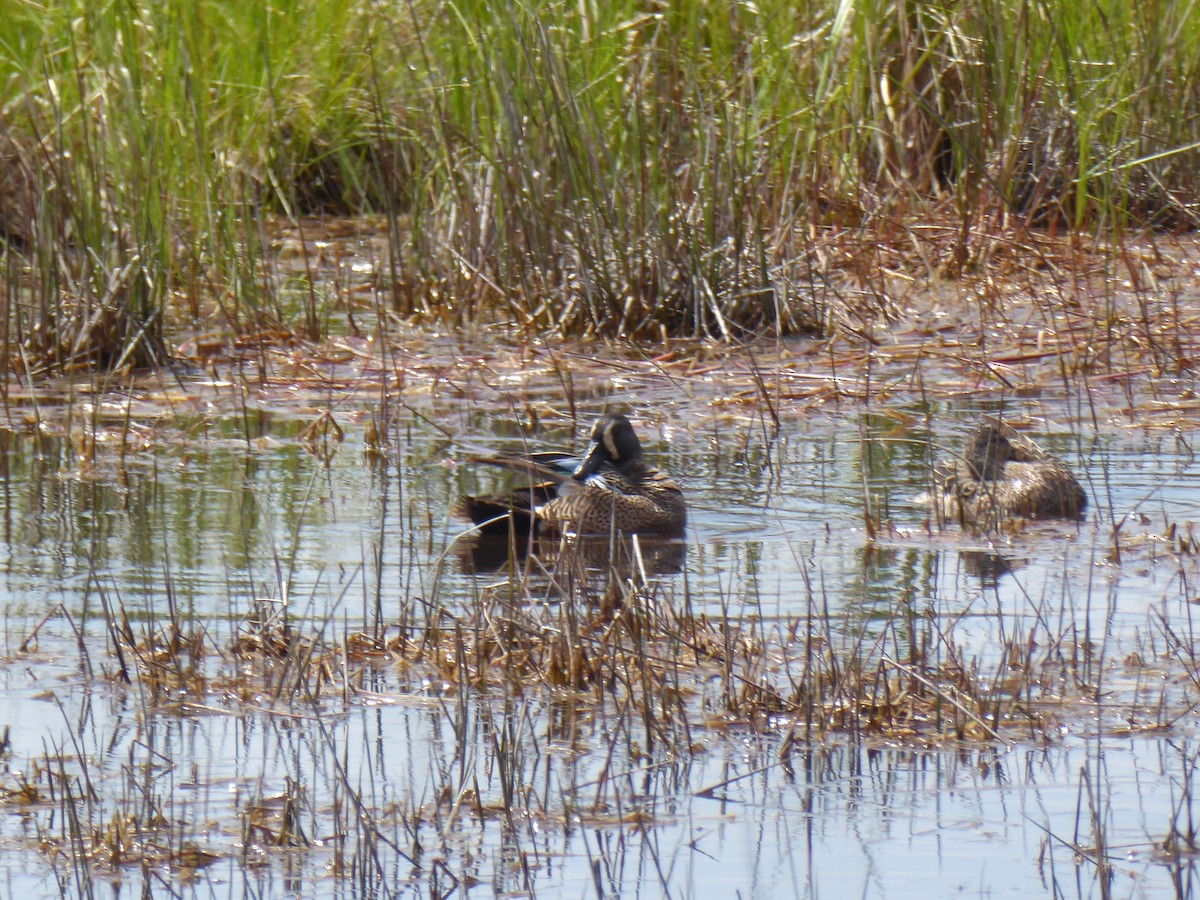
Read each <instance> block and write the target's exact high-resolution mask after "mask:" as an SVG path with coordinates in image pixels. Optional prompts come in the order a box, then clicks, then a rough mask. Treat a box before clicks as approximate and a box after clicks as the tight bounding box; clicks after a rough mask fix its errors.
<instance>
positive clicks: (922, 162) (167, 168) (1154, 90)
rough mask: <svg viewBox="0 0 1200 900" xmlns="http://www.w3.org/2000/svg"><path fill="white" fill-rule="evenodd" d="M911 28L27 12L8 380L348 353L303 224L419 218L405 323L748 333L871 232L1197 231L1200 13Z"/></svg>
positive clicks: (10, 201) (397, 288)
mask: <svg viewBox="0 0 1200 900" xmlns="http://www.w3.org/2000/svg"><path fill="white" fill-rule="evenodd" d="M901 9H903V10H904V11H905V12H904V13H903V15H902V14H901V13H900V12H898V10H897V7H896V6H894V5H892V4H888V3H879V2H868V3H863V4H858V5H852V4H846V3H841V4H838V3H811V4H804V5H802V6H801V7H800V8H797V7H796V6H795V5H794V4H788V3H782V2H777V0H764V2H761V3H758V4H740V5H737V6H735V7H732V8H730V7H729V6H728V4H716V3H706V2H691V3H687V4H662V5H650V4H644V3H633V2H612V3H598V2H583V3H572V4H546V3H542V4H532V5H521V4H504V3H500V4H495V3H483V2H476V0H464V2H459V3H453V4H432V3H428V2H424V0H420V2H417V0H414V2H408V3H402V4H380V3H370V2H366V0H325V2H319V3H300V2H288V0H282V2H276V3H273V4H270V5H267V4H257V3H256V4H244V3H235V2H227V0H226V2H222V0H189V2H186V3H184V2H179V0H168V2H160V3H146V2H96V0H76V2H64V3H55V4H35V3H33V2H29V0H8V2H7V3H6V8H5V10H4V16H3V20H4V23H5V24H4V26H3V28H0V116H2V119H0V122H2V124H3V126H4V129H3V130H4V132H5V133H6V134H7V137H6V138H5V137H0V156H2V157H3V162H4V163H5V166H4V168H5V169H6V170H7V174H6V175H5V176H4V177H3V178H0V239H3V241H4V246H5V247H6V248H7V251H6V252H7V254H8V255H9V256H8V257H7V258H8V262H7V263H6V264H5V266H4V269H3V271H5V273H6V274H5V278H6V282H5V284H6V289H5V300H6V311H5V327H6V332H5V333H6V334H7V335H8V338H7V340H6V347H5V359H4V360H3V361H4V362H5V363H6V364H7V366H8V367H15V366H19V365H22V363H21V362H20V361H19V360H17V359H16V357H15V354H14V348H15V347H18V346H19V347H20V348H22V349H23V350H24V351H25V354H26V360H25V362H24V364H23V365H24V367H26V368H30V369H33V370H35V371H41V370H54V369H63V368H71V367H75V366H79V365H96V364H99V365H102V366H109V367H111V366H114V365H118V364H123V363H129V362H134V363H151V362H154V361H157V360H159V359H161V358H162V354H163V348H164V347H165V346H166V345H167V341H168V339H169V338H171V337H172V336H173V335H175V334H177V333H179V332H181V331H187V330H195V329H196V328H208V329H211V328H222V329H224V328H228V329H234V330H238V329H248V328H258V327H262V326H264V325H272V326H274V325H282V326H284V327H288V328H296V329H297V330H304V331H306V332H310V333H311V335H310V336H312V337H319V336H320V331H321V330H322V329H323V327H324V324H323V323H324V322H325V321H326V317H325V316H324V315H323V314H320V313H318V312H316V311H314V310H313V309H312V308H309V309H307V310H305V311H304V312H303V313H302V314H301V315H299V317H298V316H297V313H295V312H294V311H291V310H289V309H286V308H285V307H284V306H283V305H282V304H280V303H279V302H277V297H276V294H275V285H276V279H275V277H274V267H273V261H272V259H271V257H270V254H269V253H268V250H267V247H268V244H267V242H266V240H265V239H266V238H268V237H269V228H268V227H266V226H267V223H268V219H267V217H268V216H275V215H282V216H284V217H287V218H293V219H296V218H299V217H303V216H309V215H345V216H356V215H360V214H367V213H370V214H380V215H383V216H385V217H386V218H387V220H388V221H389V223H390V225H391V229H390V232H389V234H390V241H391V243H392V251H393V252H392V260H391V263H390V265H389V266H388V267H386V272H387V277H386V278H385V283H384V285H383V287H384V291H383V293H384V295H385V299H386V302H387V303H388V305H389V306H390V307H391V308H393V309H396V310H398V311H399V312H400V313H401V314H405V315H415V316H420V317H424V318H428V319H435V320H438V321H439V323H440V324H443V325H448V326H457V325H462V324H465V323H473V322H477V321H481V320H495V319H501V320H506V321H512V322H514V323H515V324H517V325H518V326H521V327H527V328H529V329H531V330H535V331H540V332H558V333H564V334H589V333H594V334H603V335H619V336H632V337H659V336H664V335H694V334H710V335H716V336H720V337H728V338H733V339H737V338H741V337H745V336H747V335H751V334H755V333H761V332H763V331H768V332H771V331H775V332H790V331H798V330H808V331H814V330H816V331H819V330H821V329H822V328H824V327H825V325H826V322H827V318H828V308H827V301H826V300H825V298H824V296H823V285H824V281H823V279H824V278H825V276H826V275H827V273H826V272H824V271H822V270H821V269H820V262H819V260H814V258H813V256H814V255H813V254H812V253H811V251H812V249H813V245H814V241H815V240H816V236H818V235H827V234H829V233H837V232H838V230H839V229H851V230H854V231H855V232H856V233H859V234H863V235H866V236H868V238H869V236H870V235H874V234H881V235H883V234H886V233H888V232H889V230H892V229H894V228H895V227H896V225H897V224H901V225H902V224H903V223H905V222H909V221H914V220H921V219H927V220H934V221H942V222H953V221H961V222H962V223H963V230H964V233H965V231H966V230H967V226H968V225H970V226H972V227H978V228H981V229H983V230H985V231H987V230H995V231H997V232H999V231H1001V230H1002V229H1003V228H1004V227H1008V226H1010V225H1011V224H1012V223H1016V224H1017V225H1018V226H1020V227H1037V228H1047V229H1051V230H1053V231H1057V232H1069V233H1074V234H1081V235H1088V234H1097V235H1099V234H1103V235H1106V236H1110V235H1114V234H1115V235H1120V234H1121V233H1123V232H1124V231H1125V230H1126V229H1130V228H1139V227H1145V226H1150V227H1159V228H1192V227H1193V226H1194V225H1195V221H1196V211H1195V209H1194V208H1193V205H1192V204H1190V203H1189V202H1188V200H1187V198H1189V197H1192V196H1194V195H1195V191H1196V189H1197V187H1198V186H1200V185H1198V183H1197V182H1198V181H1200V177H1198V175H1197V173H1198V172H1200V166H1198V165H1197V163H1198V161H1200V153H1198V151H1197V147H1196V146H1195V144H1196V140H1195V134H1196V133H1197V127H1196V116H1197V108H1198V106H1200V83H1198V82H1200V72H1198V70H1200V46H1198V42H1200V16H1197V15H1196V14H1195V13H1194V12H1193V11H1192V10H1191V8H1190V7H1179V6H1178V5H1176V4H1172V3H1162V2H1151V3H1147V4H1141V5H1133V6H1130V5H1128V4H1119V3H1091V4H1082V3H1031V2H996V0H969V2H962V3H954V4H939V3H931V4H911V5H909V6H907V7H902V8H901ZM968 256H969V254H965V253H964V254H963V257H962V258H960V259H959V266H958V270H961V268H962V266H963V265H965V264H968V263H969V259H968V258H967V257H968ZM948 271H951V274H953V271H954V269H953V267H952V269H951V270H948ZM864 274H868V275H869V274H870V272H869V271H868V272H865V273H864ZM329 299H330V298H329V297H322V296H319V295H315V294H314V297H313V298H312V302H313V303H314V304H318V303H326V302H328V301H329Z"/></svg>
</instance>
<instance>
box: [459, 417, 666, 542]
mask: <svg viewBox="0 0 1200 900" xmlns="http://www.w3.org/2000/svg"><path fill="white" fill-rule="evenodd" d="M565 459H566V457H565V455H564V454H550V455H547V454H542V455H540V456H536V455H535V456H534V457H532V458H513V457H491V458H485V459H480V460H479V461H480V462H485V463H488V464H490V465H496V466H502V467H504V468H508V469H514V470H517V471H521V472H525V473H527V474H530V475H534V476H537V477H545V478H546V479H547V480H546V481H544V482H541V483H537V484H534V485H533V486H531V487H523V488H517V489H515V490H513V491H511V492H509V493H507V494H501V495H496V496H491V497H463V498H462V500H461V501H460V502H459V504H458V505H457V506H456V507H455V512H456V514H458V515H462V516H465V517H467V518H469V519H471V521H473V522H475V523H476V524H477V525H481V527H482V528H484V529H485V530H487V531H490V532H492V533H495V532H497V531H500V532H503V533H507V531H508V530H509V529H510V527H511V528H512V529H513V530H514V531H516V532H517V533H518V534H522V533H524V534H528V533H529V530H530V529H531V528H532V529H533V530H534V532H535V533H542V532H572V533H575V534H608V533H610V532H611V531H613V530H616V531H619V532H624V533H627V534H629V533H634V532H637V533H643V534H661V535H678V534H682V533H683V530H684V527H685V526H686V524H687V507H686V504H685V503H684V500H683V491H682V490H680V488H679V485H678V484H676V483H675V481H674V480H672V479H671V478H670V477H668V476H667V475H665V474H663V473H662V472H659V471H658V470H657V469H655V468H653V467H652V466H650V465H648V464H647V463H646V460H645V458H644V456H643V455H642V444H641V442H640V441H639V440H638V437H637V434H636V433H635V432H634V430H633V426H632V425H630V424H629V420H628V419H626V418H625V416H623V415H617V414H613V415H607V416H604V417H603V418H601V419H600V420H599V421H598V422H597V423H596V425H595V427H594V428H593V429H592V441H591V445H590V446H589V447H588V451H587V454H586V455H585V456H584V458H583V460H582V461H580V462H579V464H578V466H577V467H576V468H575V469H574V470H573V471H570V470H569V469H568V468H566V467H565V466H564V463H565ZM547 463H551V464H547ZM506 513H507V514H508V518H507V519H500V520H499V521H497V522H491V523H490V524H484V523H486V522H487V520H488V519H492V518H494V517H495V516H503V515H505V514H506Z"/></svg>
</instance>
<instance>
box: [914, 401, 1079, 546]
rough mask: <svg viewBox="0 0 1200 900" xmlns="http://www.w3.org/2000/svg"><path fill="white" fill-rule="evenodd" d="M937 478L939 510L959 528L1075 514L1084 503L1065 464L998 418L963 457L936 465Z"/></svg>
mask: <svg viewBox="0 0 1200 900" xmlns="http://www.w3.org/2000/svg"><path fill="white" fill-rule="evenodd" d="M935 478H936V480H937V487H938V497H937V500H938V501H939V503H940V506H941V510H942V512H943V514H944V515H945V517H946V518H947V519H955V520H957V521H958V522H959V523H960V524H961V525H962V526H963V527H969V528H981V529H991V528H997V527H999V526H1000V525H1002V524H1003V523H1004V522H1005V521H1006V520H1007V521H1013V520H1018V519H1054V518H1061V519H1077V518H1079V516H1080V515H1081V514H1082V513H1083V510H1084V508H1085V507H1086V506H1087V494H1085V493H1084V491H1083V488H1082V487H1080V486H1079V482H1078V481H1076V480H1075V476H1074V475H1073V474H1071V470H1070V469H1068V468H1067V464H1066V463H1064V462H1063V461H1062V460H1061V459H1059V458H1058V457H1056V456H1051V455H1050V454H1049V453H1047V452H1046V451H1045V450H1043V449H1042V448H1041V447H1039V446H1037V445H1036V444H1034V443H1033V442H1032V441H1030V440H1029V439H1028V438H1023V437H1019V436H1017V434H1016V433H1015V432H1013V431H1012V429H1010V428H1008V427H1007V426H1004V425H1001V424H999V423H998V422H985V423H984V424H983V425H981V426H979V428H977V429H976V430H975V432H974V433H973V434H972V435H971V437H970V438H969V439H968V440H967V443H966V445H965V446H964V447H963V454H962V458H961V459H959V460H958V461H956V462H954V463H951V464H948V465H943V466H940V467H939V468H938V471H937V472H936V473H935Z"/></svg>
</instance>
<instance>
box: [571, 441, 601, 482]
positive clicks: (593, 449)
mask: <svg viewBox="0 0 1200 900" xmlns="http://www.w3.org/2000/svg"><path fill="white" fill-rule="evenodd" d="M602 465H604V444H603V443H602V442H601V441H592V442H591V444H589V445H588V449H587V454H586V455H585V456H584V457H583V462H581V463H580V464H579V468H577V469H576V470H575V471H574V473H572V475H571V477H572V478H575V479H577V480H579V481H583V480H585V479H586V478H587V477H588V476H590V475H595V474H596V473H597V472H599V471H600V467H601V466H602Z"/></svg>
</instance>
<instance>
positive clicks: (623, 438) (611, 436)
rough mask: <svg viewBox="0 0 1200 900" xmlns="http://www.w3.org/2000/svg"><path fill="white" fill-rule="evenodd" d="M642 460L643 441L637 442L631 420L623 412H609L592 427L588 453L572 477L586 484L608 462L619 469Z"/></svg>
mask: <svg viewBox="0 0 1200 900" xmlns="http://www.w3.org/2000/svg"><path fill="white" fill-rule="evenodd" d="M641 459H642V442H641V441H639V440H638V436H637V434H636V433H635V432H634V430H633V426H632V425H630V424H629V420H628V419H627V418H625V417H624V416H623V415H621V414H620V413H610V414H609V415H606V416H604V417H603V418H601V419H600V420H599V421H598V422H596V425H595V427H593V428H592V439H591V443H590V444H589V445H588V450H587V454H586V455H585V456H584V458H583V462H581V463H580V464H579V468H577V469H576V470H575V473H574V476H573V477H574V478H576V479H578V480H579V481H583V480H585V479H586V478H588V476H590V475H594V474H595V473H596V472H598V471H599V470H600V468H601V467H602V466H603V465H604V464H605V463H608V464H609V465H611V466H613V467H614V468H618V469H620V468H623V467H625V466H628V465H629V464H630V463H631V462H635V461H640V460H641Z"/></svg>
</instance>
